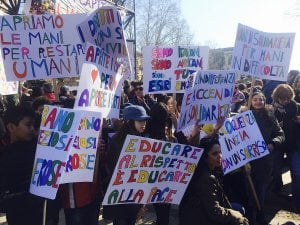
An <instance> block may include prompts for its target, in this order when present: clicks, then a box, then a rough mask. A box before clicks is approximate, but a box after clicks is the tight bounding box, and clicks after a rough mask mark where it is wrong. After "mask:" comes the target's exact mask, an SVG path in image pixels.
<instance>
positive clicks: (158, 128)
mask: <svg viewBox="0 0 300 225" xmlns="http://www.w3.org/2000/svg"><path fill="white" fill-rule="evenodd" d="M149 114H150V116H151V119H150V121H149V123H148V127H147V131H148V132H149V137H150V138H153V139H156V140H163V141H169V142H177V140H176V138H175V137H174V136H173V133H172V118H171V114H170V112H169V109H168V107H167V105H166V104H164V103H162V102H159V103H156V104H155V105H154V106H153V107H152V108H151V109H150V113H149ZM170 207H171V205H170V204H160V203H159V204H154V209H155V212H156V225H168V224H169V213H170Z"/></svg>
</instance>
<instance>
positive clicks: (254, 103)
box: [249, 92, 285, 224]
mask: <svg viewBox="0 0 300 225" xmlns="http://www.w3.org/2000/svg"><path fill="white" fill-rule="evenodd" d="M250 99H251V105H250V109H251V110H252V112H253V115H254V117H255V120H256V122H257V125H258V127H259V129H260V131H261V134H262V136H263V139H264V140H265V143H266V144H267V147H268V149H269V151H270V153H272V151H274V149H275V148H276V147H278V146H279V145H280V144H281V143H283V142H284V140H285V136H284V133H283V130H282V129H281V127H280V126H279V123H278V121H277V120H276V118H275V116H274V114H273V112H272V111H271V110H268V109H267V108H266V98H265V96H264V94H263V93H261V92H255V93H253V94H252V97H251V98H250ZM272 155H273V154H269V155H267V156H265V157H263V158H260V159H257V160H253V161H252V162H251V163H250V164H251V177H252V179H253V183H254V187H255V190H256V192H257V196H258V200H259V203H260V206H261V210H260V211H258V212H256V210H254V207H251V203H249V204H250V208H252V210H251V212H253V215H251V217H252V218H253V219H255V218H256V220H257V222H259V224H267V222H266V219H265V216H264V212H263V209H264V203H265V196H266V192H267V187H268V185H269V183H270V179H271V175H272V169H273V158H272ZM250 196H252V195H251V194H250ZM250 196H249V197H250Z"/></svg>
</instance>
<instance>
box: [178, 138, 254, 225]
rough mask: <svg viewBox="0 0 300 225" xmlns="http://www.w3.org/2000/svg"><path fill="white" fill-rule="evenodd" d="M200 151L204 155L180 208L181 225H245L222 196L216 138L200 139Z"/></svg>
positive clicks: (220, 160)
mask: <svg viewBox="0 0 300 225" xmlns="http://www.w3.org/2000/svg"><path fill="white" fill-rule="evenodd" d="M200 147H201V148H203V149H204V152H203V155H202V157H201V159H200V161H199V163H198V166H197V169H196V171H195V173H194V175H193V178H192V180H191V182H190V184H189V186H188V189H187V191H186V193H185V195H184V197H183V199H182V201H181V204H180V207H179V220H180V225H187V224H188V225H200V224H209V225H222V224H231V225H248V220H247V218H246V217H244V216H243V215H242V214H241V213H240V212H239V211H236V210H234V209H232V205H231V204H230V202H229V200H228V198H227V196H226V195H225V193H224V190H223V187H222V184H221V180H220V177H221V175H222V153H221V147H220V144H219V141H218V138H217V137H212V136H210V137H206V138H203V139H201V142H200ZM239 208H240V209H241V207H239Z"/></svg>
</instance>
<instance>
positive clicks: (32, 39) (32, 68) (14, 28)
mask: <svg viewBox="0 0 300 225" xmlns="http://www.w3.org/2000/svg"><path fill="white" fill-rule="evenodd" d="M86 17H87V16H86V15H84V14H74V15H52V14H45V15H23V16H21V15H14V16H0V24H1V26H0V51H1V56H2V57H1V60H2V61H3V64H4V71H5V74H6V78H7V81H18V80H35V79H51V78H63V77H74V76H78V75H79V74H80V69H81V64H82V62H83V59H84V54H85V51H84V48H83V45H82V44H81V42H80V39H79V37H78V35H77V34H76V25H77V24H79V23H80V22H82V21H84V19H85V18H86ZM74 34H75V35H74Z"/></svg>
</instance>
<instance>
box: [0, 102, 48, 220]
mask: <svg viewBox="0 0 300 225" xmlns="http://www.w3.org/2000/svg"><path fill="white" fill-rule="evenodd" d="M34 117H35V114H34V111H33V110H32V111H31V110H29V109H28V108H22V107H21V106H13V107H11V108H8V109H7V111H6V112H5V114H4V123H5V126H6V130H7V132H8V137H9V144H8V145H7V146H5V147H3V149H1V155H0V193H1V195H2V204H4V206H3V208H5V212H6V218H7V222H8V224H9V225H23V224H31V225H40V224H42V215H43V212H42V209H43V199H42V198H40V197H37V196H34V195H32V194H30V193H29V186H30V179H31V174H32V167H33V163H34V157H35V149H36V144H35V141H34V138H35V135H34V134H35V129H34ZM3 199H6V201H4V200H3Z"/></svg>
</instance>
